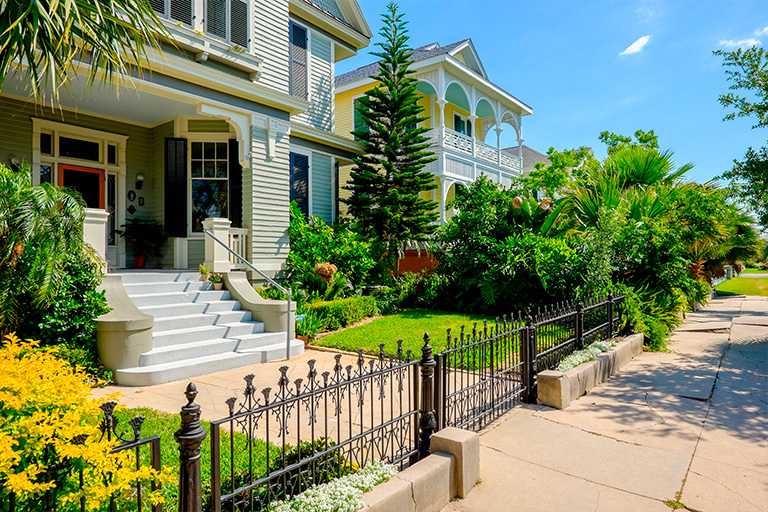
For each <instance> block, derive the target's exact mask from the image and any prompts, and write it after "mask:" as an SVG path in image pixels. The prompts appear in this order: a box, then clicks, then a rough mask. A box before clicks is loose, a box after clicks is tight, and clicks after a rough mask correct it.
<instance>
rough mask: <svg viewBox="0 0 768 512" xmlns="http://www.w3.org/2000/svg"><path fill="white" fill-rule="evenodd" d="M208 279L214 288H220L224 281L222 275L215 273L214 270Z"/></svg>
mask: <svg viewBox="0 0 768 512" xmlns="http://www.w3.org/2000/svg"><path fill="white" fill-rule="evenodd" d="M208 279H209V281H210V282H211V283H212V284H213V289H214V290H221V289H222V288H223V287H224V282H223V280H224V276H222V275H221V274H217V273H216V272H214V273H213V274H211V277H209V278H208Z"/></svg>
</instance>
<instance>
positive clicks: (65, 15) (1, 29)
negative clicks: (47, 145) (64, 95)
mask: <svg viewBox="0 0 768 512" xmlns="http://www.w3.org/2000/svg"><path fill="white" fill-rule="evenodd" d="M167 35H168V32H167V31H166V30H165V28H164V27H163V25H162V23H161V22H160V20H159V19H158V17H157V15H156V14H155V11H154V10H153V9H152V7H151V6H150V4H149V1H148V0H37V1H30V0H1V1H0V91H2V88H3V84H4V83H5V78H6V77H7V76H8V75H9V73H12V72H19V73H23V75H24V77H25V79H26V81H27V82H28V84H29V87H30V89H31V93H32V96H33V97H34V98H35V100H40V99H42V98H43V97H44V94H45V93H46V91H47V90H48V87H50V89H51V99H52V100H54V101H58V97H59V96H58V93H59V89H60V88H61V87H66V85H67V82H68V81H69V80H70V79H71V78H72V77H73V76H75V74H76V72H77V71H78V69H86V66H85V65H84V63H83V61H84V60H86V57H87V61H88V64H89V66H88V67H87V84H88V86H91V85H93V83H94V81H95V80H96V79H97V78H100V79H104V80H106V81H111V80H113V79H115V78H119V79H124V78H127V79H128V80H130V79H131V77H130V74H129V71H130V70H131V67H132V66H133V65H134V64H135V65H136V66H138V67H139V68H140V69H141V68H144V67H148V66H147V62H148V61H147V47H151V48H155V49H157V50H159V49H160V36H167Z"/></svg>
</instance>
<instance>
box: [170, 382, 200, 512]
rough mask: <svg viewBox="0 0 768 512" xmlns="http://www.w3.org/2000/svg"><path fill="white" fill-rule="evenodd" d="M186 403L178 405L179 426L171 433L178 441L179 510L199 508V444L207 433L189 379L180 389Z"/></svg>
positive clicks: (190, 510) (196, 510) (184, 511)
mask: <svg viewBox="0 0 768 512" xmlns="http://www.w3.org/2000/svg"><path fill="white" fill-rule="evenodd" d="M184 395H186V397H187V405H185V406H184V407H182V408H181V428H179V430H177V431H176V432H175V433H174V434H173V436H174V437H175V438H176V442H177V443H179V465H180V468H179V512H202V510H203V501H202V500H203V498H202V487H203V486H202V482H201V480H200V446H201V445H202V444H203V439H205V436H206V435H207V433H206V431H205V429H204V428H203V427H202V426H200V406H199V405H197V404H196V403H195V398H196V397H197V388H196V387H195V385H194V384H193V383H191V382H190V383H189V385H187V390H186V391H185V392H184Z"/></svg>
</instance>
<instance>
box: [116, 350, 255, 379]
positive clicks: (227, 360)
mask: <svg viewBox="0 0 768 512" xmlns="http://www.w3.org/2000/svg"><path fill="white" fill-rule="evenodd" d="M262 359H263V354H262V353H261V352H254V353H244V354H242V353H239V352H227V353H225V354H215V355H211V356H203V357H195V358H192V359H184V360H183V361H174V362H172V363H160V364H153V365H150V366H137V367H135V368H126V369H123V370H115V380H116V381H117V383H118V384H119V385H121V386H153V385H155V384H163V383H164V382H171V381H174V380H180V379H187V378H190V377H198V376H200V375H205V374H208V373H214V372H220V371H223V370H229V369H231V368H239V367H241V366H249V365H252V364H260V363H261V362H262Z"/></svg>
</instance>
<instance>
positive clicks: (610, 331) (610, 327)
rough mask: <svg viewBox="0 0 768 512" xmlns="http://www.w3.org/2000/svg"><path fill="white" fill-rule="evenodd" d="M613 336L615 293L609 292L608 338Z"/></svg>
mask: <svg viewBox="0 0 768 512" xmlns="http://www.w3.org/2000/svg"><path fill="white" fill-rule="evenodd" d="M611 338H613V293H609V294H608V339H611Z"/></svg>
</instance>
